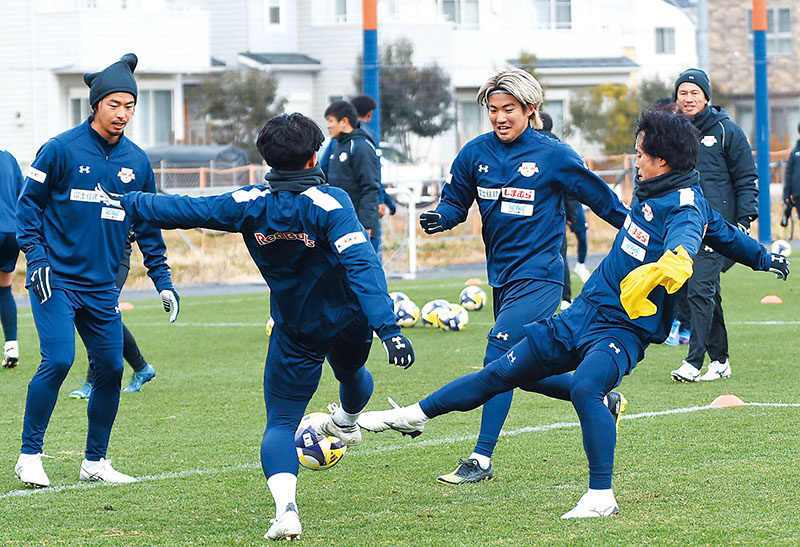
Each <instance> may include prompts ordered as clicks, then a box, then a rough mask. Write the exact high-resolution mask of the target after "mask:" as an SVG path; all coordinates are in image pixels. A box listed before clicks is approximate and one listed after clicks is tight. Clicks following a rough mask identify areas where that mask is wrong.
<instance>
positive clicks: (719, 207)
mask: <svg viewBox="0 0 800 547" xmlns="http://www.w3.org/2000/svg"><path fill="white" fill-rule="evenodd" d="M692 123H693V124H694V126H695V127H696V128H697V129H698V130H699V131H700V133H701V135H702V136H701V137H700V149H699V150H698V151H697V167H696V168H697V170H698V171H699V172H700V186H701V187H702V188H703V194H705V197H706V199H707V200H708V201H709V203H710V204H711V207H713V208H714V209H715V210H716V211H718V212H719V213H720V214H721V215H722V216H723V217H724V218H725V220H727V221H728V222H731V223H733V224H736V223H737V222H739V221H742V220H744V219H746V220H747V225H748V226H749V225H750V221H753V220H755V219H756V217H757V216H758V184H757V180H756V179H757V177H758V175H757V173H756V166H755V162H754V161H753V151H752V150H751V149H750V145H749V144H748V142H747V137H746V136H745V134H744V131H742V128H741V127H739V126H738V125H736V124H735V123H733V121H731V119H730V118H729V117H728V115H727V114H726V113H725V111H724V110H723V109H722V108H720V107H718V106H711V105H709V106H707V107H706V108H704V109H703V111H702V112H701V113H700V114H698V115H697V116H695V117H694V119H693V120H692Z"/></svg>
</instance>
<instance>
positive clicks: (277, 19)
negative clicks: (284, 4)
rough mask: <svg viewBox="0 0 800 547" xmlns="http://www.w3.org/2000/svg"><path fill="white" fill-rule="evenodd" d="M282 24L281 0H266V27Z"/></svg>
mask: <svg viewBox="0 0 800 547" xmlns="http://www.w3.org/2000/svg"><path fill="white" fill-rule="evenodd" d="M280 24H281V0H264V29H267V30H268V29H270V28H274V27H277V26H280Z"/></svg>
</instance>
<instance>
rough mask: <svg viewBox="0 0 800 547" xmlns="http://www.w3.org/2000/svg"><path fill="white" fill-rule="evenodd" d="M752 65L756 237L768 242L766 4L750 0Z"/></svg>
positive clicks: (769, 229) (770, 235)
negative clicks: (756, 195)
mask: <svg viewBox="0 0 800 547" xmlns="http://www.w3.org/2000/svg"><path fill="white" fill-rule="evenodd" d="M753 65H754V68H755V77H756V81H755V90H756V93H755V100H756V105H755V107H756V108H755V110H756V147H757V151H756V162H757V164H758V165H757V167H758V218H759V223H758V240H759V241H760V242H761V243H769V242H770V241H772V227H771V222H770V220H771V218H770V217H771V215H770V195H769V182H770V180H769V145H770V143H769V100H768V88H767V3H766V0H753Z"/></svg>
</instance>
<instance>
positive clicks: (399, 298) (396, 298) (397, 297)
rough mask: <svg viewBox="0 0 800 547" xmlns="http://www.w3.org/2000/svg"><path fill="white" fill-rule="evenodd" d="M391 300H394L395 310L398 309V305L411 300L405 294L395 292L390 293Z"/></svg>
mask: <svg viewBox="0 0 800 547" xmlns="http://www.w3.org/2000/svg"><path fill="white" fill-rule="evenodd" d="M389 298H391V299H392V304H393V305H394V308H395V309H397V303H398V302H401V301H403V300H411V299H410V298H409V297H408V295H407V294H406V293H404V292H400V291H394V292H390V293H389Z"/></svg>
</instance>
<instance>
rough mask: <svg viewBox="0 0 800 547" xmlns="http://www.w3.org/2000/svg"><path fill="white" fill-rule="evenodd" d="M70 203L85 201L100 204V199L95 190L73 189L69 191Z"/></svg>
mask: <svg viewBox="0 0 800 547" xmlns="http://www.w3.org/2000/svg"><path fill="white" fill-rule="evenodd" d="M69 199H70V201H85V202H87V203H100V198H99V197H98V195H97V193H95V191H94V190H81V189H80V188H73V189H72V190H70V191H69Z"/></svg>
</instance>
